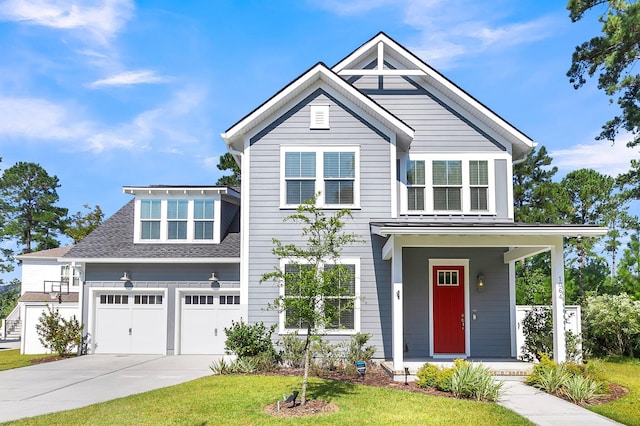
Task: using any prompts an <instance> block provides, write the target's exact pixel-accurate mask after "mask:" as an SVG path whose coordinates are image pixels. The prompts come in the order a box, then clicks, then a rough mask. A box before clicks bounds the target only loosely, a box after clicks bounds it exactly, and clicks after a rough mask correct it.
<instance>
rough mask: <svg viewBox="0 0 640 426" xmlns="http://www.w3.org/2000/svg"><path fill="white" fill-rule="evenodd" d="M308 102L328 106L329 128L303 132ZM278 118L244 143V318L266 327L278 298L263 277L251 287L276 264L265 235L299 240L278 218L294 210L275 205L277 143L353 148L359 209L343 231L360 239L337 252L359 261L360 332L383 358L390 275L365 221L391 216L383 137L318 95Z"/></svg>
mask: <svg viewBox="0 0 640 426" xmlns="http://www.w3.org/2000/svg"><path fill="white" fill-rule="evenodd" d="M314 103H318V104H329V105H330V126H331V128H330V129H329V130H309V118H310V117H309V105H311V104H314ZM283 117H284V118H282V119H280V120H278V121H276V122H275V123H272V124H271V125H269V127H268V128H267V130H266V131H263V132H261V133H260V134H259V136H258V137H256V138H254V140H253V144H252V146H251V154H250V164H249V165H248V166H249V167H250V170H251V175H250V196H249V197H247V198H248V204H246V203H245V205H243V209H245V210H244V212H245V214H249V229H248V230H247V229H244V230H243V232H249V233H250V234H249V248H248V253H247V259H248V265H249V321H250V322H257V321H264V322H265V323H266V324H273V323H277V321H278V314H277V313H276V312H273V311H269V310H266V309H265V308H266V306H267V304H268V303H270V302H272V301H273V300H274V299H275V298H276V297H277V296H278V294H279V293H278V288H277V287H276V285H275V284H273V283H270V282H266V283H263V284H259V281H260V277H261V275H262V274H263V273H265V272H269V271H272V270H273V269H274V267H276V266H278V264H279V263H278V262H279V261H278V259H277V258H276V257H275V256H274V255H273V254H272V253H271V250H272V248H273V242H272V238H274V237H275V238H278V239H280V240H281V241H282V242H284V243H299V242H300V227H299V225H297V224H294V223H291V222H286V223H283V220H284V218H285V217H286V216H288V215H289V214H291V213H293V211H294V210H281V209H280V208H279V206H280V147H281V146H323V145H326V146H336V145H337V144H344V145H359V146H360V164H359V168H360V194H361V195H360V206H361V209H358V210H354V211H353V220H350V221H348V224H347V226H346V230H347V231H348V232H355V233H357V234H359V235H360V236H361V237H362V238H363V239H364V241H365V242H364V243H362V244H356V245H354V246H351V247H347V248H346V249H345V250H344V252H343V256H345V257H359V258H360V286H361V292H360V295H361V306H362V309H361V313H360V318H361V322H362V327H361V331H362V332H367V333H371V334H372V335H373V338H372V340H371V341H370V343H371V344H373V345H375V346H376V347H377V348H378V354H377V355H378V356H380V357H382V356H387V357H388V356H390V333H389V329H390V327H391V317H390V312H389V302H390V284H389V282H390V272H389V265H388V262H384V261H382V260H381V256H380V251H381V247H382V244H383V243H384V242H383V241H382V240H381V239H374V240H373V241H372V237H371V233H370V230H369V219H370V218H371V217H390V215H391V188H390V187H391V183H390V177H391V175H390V173H391V169H390V162H391V159H390V147H389V142H388V141H387V140H385V139H384V138H383V137H382V136H381V135H380V133H379V131H376V130H374V129H372V128H371V126H370V124H368V123H364V122H363V121H362V119H361V118H359V117H358V115H357V114H355V113H353V112H352V111H349V110H346V109H344V108H343V107H342V106H341V104H340V103H336V102H334V99H333V98H331V97H327V96H325V95H324V94H318V96H317V97H315V98H313V99H307V100H306V101H304V102H302V103H301V104H298V105H296V106H293V107H292V109H291V110H290V112H289V113H288V114H284V115H283ZM394 161H395V160H394ZM245 167H247V165H245ZM383 336H384V337H383ZM347 338H348V337H347ZM344 339H345V338H344V337H342V338H338V340H344ZM330 340H337V339H330Z"/></svg>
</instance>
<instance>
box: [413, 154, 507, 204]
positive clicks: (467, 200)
mask: <svg viewBox="0 0 640 426" xmlns="http://www.w3.org/2000/svg"><path fill="white" fill-rule="evenodd" d="M503 158H507V157H506V155H496V154H495V153H475V154H460V153H421V154H412V155H406V156H403V157H401V158H400V178H401V183H402V184H401V185H400V187H401V191H400V192H401V194H400V196H401V200H400V212H401V214H403V215H424V214H431V215H447V216H450V215H473V216H491V215H495V214H496V182H495V160H498V159H503ZM408 161H424V162H425V191H424V192H425V203H424V207H425V209H424V210H409V203H408V190H407V187H408V184H407V163H408ZM434 161H461V163H462V186H461V194H460V196H461V207H462V208H461V210H435V209H434V200H433V188H434V187H436V186H434V185H433V162H434ZM470 161H486V162H487V177H488V185H487V186H486V188H487V210H471V185H470V180H469V162H470ZM509 185H511V182H509ZM481 186H483V187H484V185H481ZM474 187H477V186H476V185H474Z"/></svg>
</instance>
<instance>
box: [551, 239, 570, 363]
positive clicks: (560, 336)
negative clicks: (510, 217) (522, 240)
mask: <svg viewBox="0 0 640 426" xmlns="http://www.w3.org/2000/svg"><path fill="white" fill-rule="evenodd" d="M562 249H563V243H562V237H558V238H557V239H556V242H555V244H554V245H553V246H551V302H552V304H551V310H552V313H553V360H554V361H555V362H563V361H565V360H566V358H567V342H566V338H565V327H564V253H563V251H562Z"/></svg>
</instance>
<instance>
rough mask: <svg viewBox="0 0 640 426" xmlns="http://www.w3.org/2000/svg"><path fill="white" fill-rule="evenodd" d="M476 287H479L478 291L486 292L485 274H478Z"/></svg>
mask: <svg viewBox="0 0 640 426" xmlns="http://www.w3.org/2000/svg"><path fill="white" fill-rule="evenodd" d="M476 286H477V287H478V291H482V290H484V274H483V273H480V274H478V279H477V281H476Z"/></svg>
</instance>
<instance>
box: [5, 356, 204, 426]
mask: <svg viewBox="0 0 640 426" xmlns="http://www.w3.org/2000/svg"><path fill="white" fill-rule="evenodd" d="M214 359H216V356H215V355H178V356H162V355H86V356H81V357H74V358H70V359H66V360H62V361H55V362H49V363H44V364H39V365H34V366H30V367H24V368H16V369H14V370H7V371H0V422H4V421H9V420H16V419H20V418H23V417H33V416H37V415H40V414H46V413H52V412H56V411H63V410H70V409H72V408H78V407H84V406H86V405H91V404H95V403H97V402H103V401H108V400H111V399H116V398H121V397H124V396H128V395H132V394H136V393H141V392H146V391H149V390H152V389H158V388H162V387H166V386H171V385H176V384H179V383H184V382H188V381H190V380H194V379H197V378H199V377H204V376H207V375H210V374H211V370H210V369H209V365H211V362H212V361H213V360H214Z"/></svg>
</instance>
